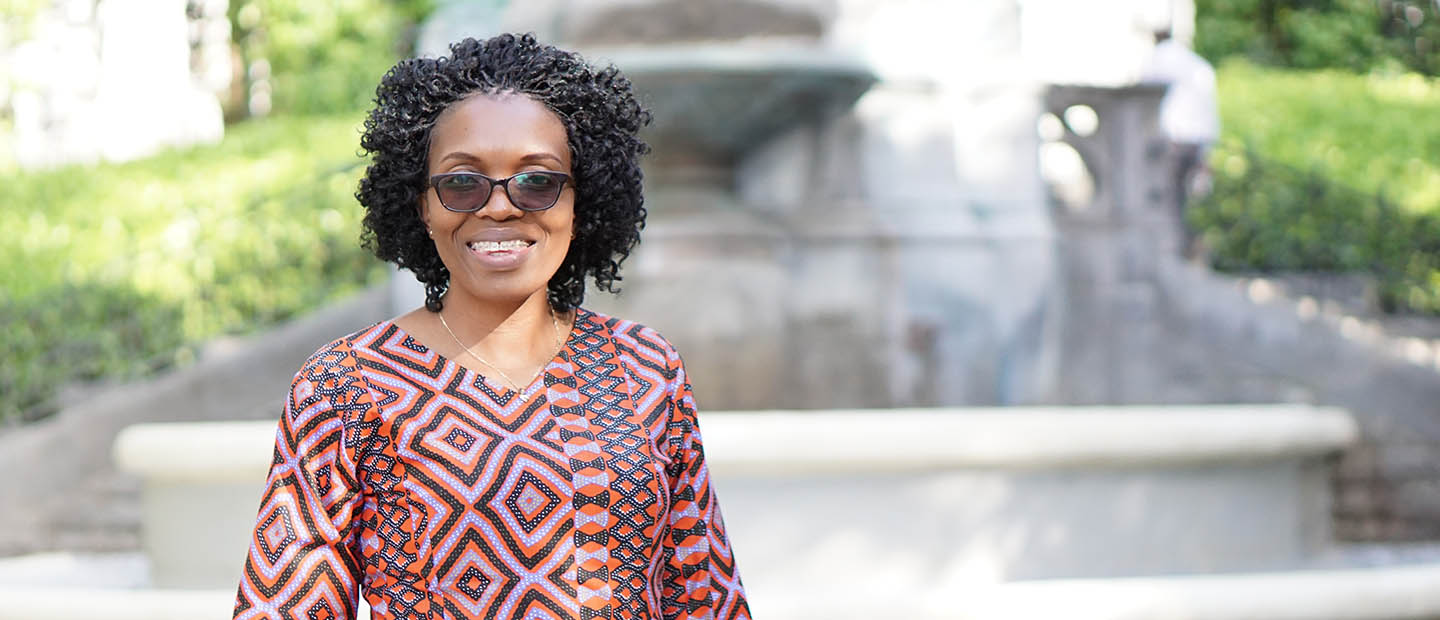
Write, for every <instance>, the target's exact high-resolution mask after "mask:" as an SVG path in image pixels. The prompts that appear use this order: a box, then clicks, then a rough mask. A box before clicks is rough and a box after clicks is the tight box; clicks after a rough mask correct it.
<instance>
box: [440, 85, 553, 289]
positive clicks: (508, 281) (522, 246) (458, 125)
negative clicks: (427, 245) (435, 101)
mask: <svg viewBox="0 0 1440 620" xmlns="http://www.w3.org/2000/svg"><path fill="white" fill-rule="evenodd" d="M566 138H567V135H566V133H565V126H564V125H563V124H561V122H560V118H559V117H557V116H556V115H555V113H554V112H551V111H550V110H549V109H548V108H546V107H545V106H544V105H542V104H540V103H539V102H537V101H535V100H534V99H531V98H530V97H527V96H525V95H520V94H514V93H498V94H482V95H475V96H472V97H469V98H466V99H462V100H461V101H458V102H456V103H455V104H454V105H452V106H450V107H449V108H447V109H446V110H445V111H444V112H442V113H441V114H440V117H439V118H438V119H436V121H435V127H434V128H432V129H431V132H430V156H429V162H430V164H429V172H428V174H427V175H426V177H427V178H428V177H430V176H433V175H436V174H444V173H450V172H478V173H480V174H483V175H485V176H487V177H490V178H492V179H496V180H499V179H504V178H507V177H510V176H512V175H514V174H517V173H520V172H527V171H536V170H550V171H556V172H564V173H566V174H569V173H570V172H571V168H570V164H571V162H570V146H569V143H568V141H567V139H566ZM517 182H518V180H517V181H511V186H510V189H511V191H512V192H514V193H515V194H516V195H517V196H518V195H519V194H520V188H519V187H518V186H517V185H516V183H517ZM420 217H421V219H422V220H424V222H425V224H426V226H427V227H428V228H429V229H430V236H431V238H432V239H434V240H435V249H436V250H438V251H439V253H440V259H441V260H442V261H444V263H445V267H446V268H447V269H449V270H450V292H449V293H448V294H447V301H450V300H452V299H456V300H458V301H462V302H473V303H481V304H484V303H497V302H498V303H519V302H522V301H524V300H526V299H528V298H530V297H532V296H534V295H540V296H542V297H543V296H544V295H545V291H546V284H547V283H548V282H549V281H550V277H551V276H553V275H554V274H555V271H556V270H558V269H559V268H560V264H561V263H562V262H564V260H565V254H566V252H567V251H568V250H569V248H570V240H571V238H572V236H573V234H572V233H573V231H574V224H575V189H574V186H573V184H570V183H567V184H566V185H565V188H564V189H563V191H561V192H560V198H559V200H558V201H556V202H555V206H553V207H550V208H549V209H546V210H544V211H522V210H520V209H519V208H517V207H516V206H515V205H514V204H512V203H511V202H510V197H509V196H508V195H507V194H506V192H505V190H504V189H503V188H501V187H499V186H498V185H497V186H495V187H494V188H493V189H492V190H491V192H490V196H489V199H488V200H487V201H486V202H485V204H484V206H482V207H481V208H480V210H478V211H475V212H473V213H456V212H454V211H450V210H448V209H446V208H445V207H444V206H443V205H442V204H441V203H440V198H439V196H438V195H437V194H436V190H435V189H434V188H427V189H426V190H425V193H424V194H423V198H422V201H421V207H420ZM457 298H459V299H457Z"/></svg>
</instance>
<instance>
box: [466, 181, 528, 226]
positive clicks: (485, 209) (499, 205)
mask: <svg viewBox="0 0 1440 620" xmlns="http://www.w3.org/2000/svg"><path fill="white" fill-rule="evenodd" d="M509 189H510V188H509V186H507V185H504V184H501V183H494V184H492V185H491V186H490V196H489V197H488V198H486V199H485V204H483V205H480V209H479V210H477V211H475V215H477V216H480V217H488V218H490V219H493V220H497V221H503V220H508V219H513V218H517V217H520V216H523V215H525V212H524V211H522V210H521V209H520V208H519V207H517V206H515V203H513V202H510V191H509Z"/></svg>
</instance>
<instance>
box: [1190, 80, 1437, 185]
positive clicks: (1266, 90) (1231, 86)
mask: <svg viewBox="0 0 1440 620" xmlns="http://www.w3.org/2000/svg"><path fill="white" fill-rule="evenodd" d="M1217 79H1218V82H1219V96H1220V113H1221V121H1222V126H1223V129H1222V133H1223V137H1222V144H1221V147H1220V148H1219V149H1218V152H1217V153H1216V157H1215V159H1214V160H1213V162H1214V163H1215V164H1216V166H1217V167H1219V168H1221V169H1229V170H1230V171H1232V172H1238V171H1237V170H1235V168H1236V167H1237V166H1243V165H1244V164H1243V161H1242V160H1232V159H1230V158H1231V156H1239V155H1242V154H1243V150H1244V145H1246V144H1249V145H1251V146H1252V147H1253V148H1254V149H1255V151H1256V152H1257V153H1259V154H1261V155H1262V156H1264V157H1266V158H1269V159H1271V160H1274V161H1276V162H1279V163H1282V164H1286V165H1289V166H1293V167H1296V168H1300V169H1304V170H1311V169H1315V170H1319V171H1321V172H1322V173H1323V174H1324V175H1325V176H1327V177H1329V178H1330V179H1332V180H1333V181H1335V182H1337V183H1340V184H1342V185H1345V186H1347V187H1350V188H1353V189H1355V190H1358V191H1360V192H1364V193H1369V194H1373V193H1376V192H1380V191H1383V192H1385V194H1386V195H1387V196H1388V197H1389V198H1390V199H1392V200H1395V201H1396V202H1397V203H1398V204H1399V205H1400V206H1402V207H1404V208H1405V209H1406V210H1408V211H1411V212H1433V211H1437V210H1440V80H1436V79H1434V78H1425V77H1422V76H1420V75H1417V74H1400V75H1388V76H1387V75H1358V74H1354V73H1347V72H1343V71H1337V70H1322V71H1296V70H1285V69H1273V68H1262V67H1258V66H1256V65H1253V64H1250V63H1247V62H1245V61H1242V60H1238V59H1236V60H1231V61H1227V62H1225V63H1224V64H1223V65H1221V67H1220V69H1219V71H1218V72H1217Z"/></svg>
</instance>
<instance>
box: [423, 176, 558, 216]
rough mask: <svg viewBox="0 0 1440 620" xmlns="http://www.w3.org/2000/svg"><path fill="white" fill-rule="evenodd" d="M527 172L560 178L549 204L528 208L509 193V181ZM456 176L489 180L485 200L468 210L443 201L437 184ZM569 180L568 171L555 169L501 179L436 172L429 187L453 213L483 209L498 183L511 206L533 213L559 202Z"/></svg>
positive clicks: (441, 203) (443, 205)
mask: <svg viewBox="0 0 1440 620" xmlns="http://www.w3.org/2000/svg"><path fill="white" fill-rule="evenodd" d="M528 174H538V175H542V176H546V177H551V178H558V179H560V191H557V192H555V199H554V200H551V201H550V204H548V205H545V206H543V207H540V208H538V209H529V208H526V207H522V206H520V204H519V203H517V202H515V197H514V196H512V195H510V181H512V180H514V179H515V178H516V177H520V176H524V175H528ZM456 177H478V178H481V179H485V181H487V182H489V183H490V187H489V188H487V189H486V190H485V200H482V201H480V204H477V205H475V208H474V209H468V210H466V209H456V208H454V207H452V206H450V205H448V204H446V203H445V198H444V197H443V196H441V195H440V187H439V184H440V183H443V182H444V181H445V180H446V179H451V178H456ZM570 180H571V177H570V175H569V174H568V173H565V172H559V171H556V170H526V171H524V172H517V173H515V174H512V175H510V176H508V177H505V178H503V179H495V178H491V177H488V176H485V175H483V174H480V173H479V172H446V173H444V174H437V175H433V176H431V177H430V187H431V188H433V189H434V190H435V197H436V198H437V199H439V200H440V206H442V207H445V209H446V210H447V211H453V212H455V213H475V212H477V211H479V210H481V209H484V208H485V205H487V204H490V197H491V196H494V195H495V186H496V185H499V186H500V189H502V190H504V191H505V199H506V200H509V201H510V204H511V205H512V206H514V207H515V208H516V209H519V210H521V211H525V212H527V213H535V212H539V211H544V210H546V209H549V208H550V207H553V206H555V205H556V204H557V203H559V202H560V195H561V194H563V193H565V185H566V184H567V183H570Z"/></svg>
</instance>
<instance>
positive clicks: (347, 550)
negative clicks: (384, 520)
mask: <svg viewBox="0 0 1440 620" xmlns="http://www.w3.org/2000/svg"><path fill="white" fill-rule="evenodd" d="M371 404H372V401H371V399H370V397H369V393H368V392H367V391H366V390H365V388H364V385H363V383H362V382H361V379H360V376H359V372H358V369H357V368H356V364H355V361H354V356H353V355H351V354H350V351H349V348H348V346H347V345H345V344H344V343H343V342H337V343H335V344H332V345H330V346H329V347H327V348H325V349H323V350H321V351H319V352H317V353H316V354H315V355H314V356H312V357H311V358H310V360H309V361H308V362H306V364H305V365H304V367H302V368H301V370H300V372H299V373H297V374H296V375H295V379H294V381H293V382H292V383H291V387H290V393H289V396H288V398H287V399H286V403H285V409H284V415H282V416H281V418H280V424H279V430H278V431H277V433H276V436H275V454H274V458H273V459H272V460H271V465H270V475H269V477H268V478H267V480H266V483H265V494H264V497H263V499H262V500H261V503H260V515H259V518H258V519H257V520H256V524H255V531H254V533H253V535H252V536H251V539H250V552H249V554H248V555H247V556H246V558H245V572H244V574H243V575H242V577H241V581H240V591H239V593H238V595H237V596H236V601H235V615H234V617H235V618H236V620H240V619H245V620H250V619H262V618H263V619H267V620H268V619H271V618H275V619H280V618H294V617H300V618H304V617H307V616H308V617H323V618H330V617H338V618H354V617H355V614H356V611H355V604H356V595H357V589H358V585H359V584H358V582H359V578H360V575H361V574H362V566H363V563H362V561H361V558H360V557H359V546H358V544H356V539H357V535H358V531H359V519H358V514H359V510H360V505H361V493H360V484H359V482H357V480H356V476H355V472H356V466H355V465H356V458H355V454H354V452H353V451H352V450H351V449H350V447H349V446H348V445H347V442H346V433H345V430H346V422H347V420H350V419H356V418H358V417H359V416H360V415H361V414H362V413H363V411H364V410H365V409H366V408H367V407H369V406H371ZM327 612H328V613H327Z"/></svg>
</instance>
